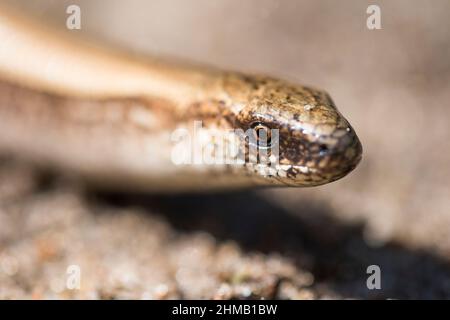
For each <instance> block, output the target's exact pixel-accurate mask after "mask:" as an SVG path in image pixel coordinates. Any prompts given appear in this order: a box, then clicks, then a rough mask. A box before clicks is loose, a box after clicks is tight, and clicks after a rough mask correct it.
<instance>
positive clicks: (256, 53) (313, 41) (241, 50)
mask: <svg viewBox="0 0 450 320" xmlns="http://www.w3.org/2000/svg"><path fill="white" fill-rule="evenodd" d="M15 2H16V1H15ZM73 2H74V1H71V2H70V3H73ZM67 3H69V2H68V1H42V0H41V1H34V2H33V4H31V3H30V2H25V1H22V4H23V5H24V6H27V7H29V6H33V7H34V9H35V14H37V15H40V16H48V15H49V16H51V17H53V18H54V19H55V21H63V20H61V19H63V17H64V11H65V6H66V4H67ZM75 3H79V4H80V5H81V6H82V10H83V11H82V12H83V17H84V18H83V19H85V20H83V31H84V32H86V33H90V34H93V35H95V36H98V37H101V38H103V39H107V40H108V41H110V42H113V43H118V44H120V45H121V46H124V47H128V48H130V49H133V50H137V51H142V52H157V53H161V54H171V55H182V57H184V58H190V59H194V60H197V61H202V62H208V63H211V64H215V65H218V66H222V67H226V68H234V69H241V70H250V71H260V72H266V73H271V74H273V75H277V76H280V77H285V78H288V79H293V80H296V81H299V82H305V83H308V84H312V85H315V86H318V87H322V88H326V89H327V90H328V91H329V92H330V94H331V95H332V96H333V97H334V100H335V102H336V104H337V105H338V106H339V107H340V110H341V111H342V112H343V114H345V115H346V116H347V117H348V118H349V120H350V122H351V123H352V125H353V126H354V128H355V130H356V131H357V132H358V134H359V136H360V138H361V141H362V143H363V146H364V158H363V161H362V163H361V165H360V166H359V167H358V168H357V169H356V170H355V172H353V173H352V174H351V175H349V176H348V177H346V178H345V179H343V180H341V181H338V182H335V183H332V184H330V185H327V186H322V187H317V188H312V189H277V190H259V191H242V192H238V191H236V192H235V193H227V194H210V195H171V196H156V195H149V194H111V193H102V192H100V191H98V190H91V189H89V188H88V187H87V186H84V185H82V184H80V183H78V182H77V181H76V180H75V179H73V178H67V177H64V176H61V175H56V176H50V175H48V174H46V173H42V172H39V171H37V170H36V169H34V168H31V167H30V166H28V165H26V164H24V163H22V162H21V161H19V160H18V159H11V158H10V157H8V155H4V156H2V157H1V159H2V160H1V162H0V298H27V299H28V298H33V299H42V298H60V299H68V298H88V299H99V298H105V299H110V298H118V299H120V298H135V299H141V298H144V299H170V298H218V299H230V298H243V299H245V298H281V299H321V298H373V299H380V298H381V299H383V298H426V299H430V298H449V297H450V262H449V261H450V260H449V259H450V201H449V195H450V166H449V163H450V152H449V150H448V146H449V141H450V126H449V125H448V124H449V120H448V119H449V117H448V114H449V113H448V112H449V111H448V101H450V90H449V83H450V59H449V57H450V34H449V33H450V20H449V19H448V17H447V15H448V12H450V11H449V10H450V3H449V2H448V1H438V0H436V1H433V2H432V4H433V5H432V6H431V5H430V4H429V3H428V4H427V3H425V2H423V1H399V0H395V1H377V3H378V4H379V5H380V7H381V9H382V27H383V29H382V30H375V31H369V30H367V29H366V28H365V19H366V16H367V15H366V13H365V10H366V8H367V6H368V4H369V2H366V1H345V2H342V4H340V5H339V6H337V4H336V2H335V1H301V2H298V1H289V2H287V1H286V2H282V4H278V5H277V3H276V2H275V1H256V0H254V1H246V2H245V3H241V2H238V1H234V0H233V1H227V0H223V1H214V2H211V1H206V0H204V1H197V2H195V4H192V3H189V4H187V3H186V2H184V1H168V2H164V1H152V2H144V1H131V2H127V4H125V3H124V2H120V1H108V5H107V6H106V4H105V2H104V1H99V0H97V1H75ZM19 4H20V1H19ZM145 6H146V7H145ZM99 12H101V16H100V15H99ZM130 17H133V19H131V18H130ZM130 35H133V36H130ZM373 264H375V265H378V266H380V268H381V277H382V278H381V285H382V288H381V289H380V290H368V289H367V287H366V279H367V277H368V275H367V274H366V268H367V267H368V266H369V265H373ZM72 265H75V266H79V267H80V270H81V287H80V288H79V289H72V290H71V289H68V288H67V286H66V284H67V283H66V282H67V279H68V277H69V276H70V275H68V274H67V269H68V267H69V266H72Z"/></svg>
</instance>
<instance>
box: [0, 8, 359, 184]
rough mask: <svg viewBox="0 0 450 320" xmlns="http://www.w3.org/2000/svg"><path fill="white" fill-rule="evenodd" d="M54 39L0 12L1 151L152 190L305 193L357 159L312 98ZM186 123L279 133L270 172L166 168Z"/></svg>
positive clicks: (321, 98) (309, 92) (336, 122)
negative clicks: (298, 189) (296, 189)
mask: <svg viewBox="0 0 450 320" xmlns="http://www.w3.org/2000/svg"><path fill="white" fill-rule="evenodd" d="M54 30H55V29H54V28H53V29H51V28H46V27H44V26H41V25H39V24H38V23H35V22H32V21H31V20H28V18H26V17H20V16H16V15H15V14H12V13H8V11H6V10H3V8H2V10H0V31H1V32H2V34H3V38H2V46H1V48H2V50H0V58H1V59H0V127H1V128H2V135H0V152H3V151H5V152H11V153H14V154H17V155H18V156H21V157H24V158H27V159H30V160H33V161H36V162H38V163H39V164H43V165H47V166H49V167H52V168H53V167H58V168H62V169H67V170H69V171H71V172H75V173H77V174H80V175H82V176H84V177H86V178H87V179H89V180H95V182H96V183H97V182H99V183H100V184H106V185H108V186H113V187H114V186H117V187H119V188H121V187H122V188H128V187H130V189H132V188H140V189H144V190H154V191H158V192H174V191H192V190H199V191H200V190H213V189H226V188H238V187H252V186H273V185H279V186H315V185H320V184H325V183H328V182H331V181H334V180H337V179H339V178H341V177H343V176H345V175H346V174H348V173H349V172H350V171H351V170H352V169H354V168H355V167H356V165H357V164H358V162H359V161H360V159H361V154H362V147H361V144H360V142H359V140H358V137H357V136H356V134H355V132H354V130H353V129H352V128H351V126H350V125H349V123H348V122H347V120H345V118H344V117H343V116H342V115H341V114H340V113H339V112H338V111H337V109H336V107H335V106H334V104H333V102H332V101H331V99H330V97H329V96H328V95H327V94H326V93H325V92H323V91H320V90H315V89H312V88H308V87H302V86H298V85H294V84H291V83H288V82H285V81H282V80H277V79H273V78H269V77H264V76H247V75H243V74H240V73H231V72H222V71H219V70H216V69H211V68H199V67H195V66H190V65H189V66H188V65H184V64H175V63H163V62H162V61H156V60H154V59H146V58H142V57H139V58H138V57H134V56H129V55H127V54H124V53H122V52H116V51H114V50H109V49H105V48H101V47H98V46H96V45H92V44H91V43H89V42H84V41H82V40H77V39H74V38H72V37H69V36H68V35H67V34H65V35H64V34H62V33H61V34H60V33H58V32H53V31H54ZM193 120H200V121H202V122H203V124H204V127H205V128H206V129H213V128H215V129H219V131H222V132H224V131H225V130H227V131H228V130H230V129H242V130H243V131H247V130H248V129H251V128H253V129H254V128H258V129H259V130H262V129H263V131H266V130H268V129H278V130H279V139H278V140H277V139H273V141H272V139H271V144H272V145H276V146H278V148H279V164H278V165H275V166H268V165H266V164H265V163H264V162H263V163H261V162H259V163H258V162H255V161H248V162H247V163H245V164H237V165H236V164H233V165H230V164H225V165H223V164H219V165H209V164H201V165H195V164H194V165H192V163H191V164H187V165H178V164H176V163H175V162H174V161H173V157H172V156H173V150H174V143H173V141H172V140H171V134H172V133H173V132H174V130H175V129H177V128H179V127H180V126H184V127H186V128H189V127H191V125H192V121H193ZM210 131H212V130H210ZM207 135H210V133H207ZM206 141H207V142H213V138H212V137H208V136H207V137H206ZM243 148H244V150H240V152H241V153H247V151H248V150H247V149H246V148H248V146H244V147H243ZM208 152H209V151H208ZM212 152H214V151H212ZM178 156H179V155H178V154H177V155H176V157H178ZM256 157H257V158H258V157H259V158H261V157H264V156H263V155H262V153H261V152H259V153H258V154H257V156H256ZM249 160H254V159H249Z"/></svg>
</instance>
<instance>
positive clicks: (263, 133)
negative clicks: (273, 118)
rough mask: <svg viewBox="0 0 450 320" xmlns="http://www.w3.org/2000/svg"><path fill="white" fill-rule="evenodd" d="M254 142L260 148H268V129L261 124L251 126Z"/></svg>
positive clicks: (269, 138)
mask: <svg viewBox="0 0 450 320" xmlns="http://www.w3.org/2000/svg"><path fill="white" fill-rule="evenodd" d="M251 128H252V129H253V136H254V139H255V141H257V142H258V145H259V146H261V147H269V146H270V142H271V132H270V128H269V127H267V126H266V125H264V124H263V123H261V122H255V123H253V124H252V125H251Z"/></svg>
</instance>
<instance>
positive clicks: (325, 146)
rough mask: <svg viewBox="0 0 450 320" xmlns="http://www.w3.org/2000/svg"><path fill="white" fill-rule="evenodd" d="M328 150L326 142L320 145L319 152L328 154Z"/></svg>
mask: <svg viewBox="0 0 450 320" xmlns="http://www.w3.org/2000/svg"><path fill="white" fill-rule="evenodd" d="M327 152H328V146H327V145H326V144H321V145H320V146H319V154H320V155H323V154H326V153H327Z"/></svg>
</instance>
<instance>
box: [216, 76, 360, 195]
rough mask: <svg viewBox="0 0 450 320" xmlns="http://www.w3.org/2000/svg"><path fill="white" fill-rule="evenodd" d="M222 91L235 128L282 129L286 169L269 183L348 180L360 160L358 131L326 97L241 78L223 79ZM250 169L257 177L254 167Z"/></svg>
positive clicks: (266, 79)
mask: <svg viewBox="0 0 450 320" xmlns="http://www.w3.org/2000/svg"><path fill="white" fill-rule="evenodd" d="M223 88H224V91H225V92H226V96H227V99H226V104H227V105H228V109H229V110H233V113H232V115H233V116H231V117H229V118H232V119H234V126H235V127H236V126H237V127H240V128H242V129H243V130H247V129H248V128H251V126H252V124H254V123H261V124H262V125H264V126H265V127H267V128H269V129H279V163H280V165H281V166H280V167H279V168H278V169H277V172H276V174H274V175H272V176H267V177H264V180H270V181H271V182H272V183H274V184H281V185H288V186H316V185H321V184H325V183H328V182H332V181H335V180H337V179H339V178H342V177H344V176H345V175H347V174H348V173H349V172H350V171H352V170H353V169H354V168H355V167H356V166H357V165H358V163H359V161H360V160H361V157H362V146H361V143H360V141H359V139H358V137H357V135H356V133H355V131H354V130H353V128H352V127H351V126H350V124H349V123H348V121H347V120H346V119H345V118H344V117H343V116H342V115H341V114H340V113H339V111H338V110H337V108H336V106H335V105H334V103H333V101H332V100H331V98H330V97H329V95H328V94H327V93H326V92H324V91H321V90H316V89H312V88H309V87H303V86H298V85H293V84H291V83H288V82H285V81H282V80H277V79H273V78H269V77H263V76H245V75H240V74H236V73H233V74H227V75H226V76H224V82H223ZM247 169H248V170H249V171H250V173H253V174H255V173H256V174H257V170H258V169H257V168H256V167H255V166H252V165H247ZM265 182H266V183H267V182H268V181H265Z"/></svg>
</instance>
